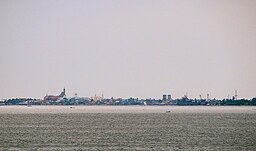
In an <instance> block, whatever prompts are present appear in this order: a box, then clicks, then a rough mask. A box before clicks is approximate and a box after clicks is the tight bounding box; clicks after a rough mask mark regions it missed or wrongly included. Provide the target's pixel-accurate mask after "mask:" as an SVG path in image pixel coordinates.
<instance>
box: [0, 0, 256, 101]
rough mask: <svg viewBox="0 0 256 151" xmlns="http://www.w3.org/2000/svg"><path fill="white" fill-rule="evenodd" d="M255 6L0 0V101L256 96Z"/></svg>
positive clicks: (195, 0)
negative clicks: (61, 94)
mask: <svg viewBox="0 0 256 151" xmlns="http://www.w3.org/2000/svg"><path fill="white" fill-rule="evenodd" d="M255 58H256V1H254V0H225V1H223V0H215V1H212V0H191V1H185V0H124V1H118V0H109V1H103V0H74V1H70V0H62V1H58V0H44V1H40V0H23V1H18V0H0V98H15V97H17V98H19V97H32V98H43V97H44V96H45V95H46V94H59V91H60V90H62V89H63V88H64V87H65V88H66V90H67V91H66V93H67V96H74V94H75V93H77V94H78V95H79V96H89V97H90V96H93V95H94V94H98V95H101V94H102V93H103V94H104V97H106V98H110V97H114V98H118V97H120V98H129V97H136V98H137V97H138V98H149V97H150V98H162V95H163V94H171V95H172V97H173V98H181V97H182V96H184V94H187V95H188V97H189V98H199V95H202V97H204V98H206V97H207V94H210V97H211V98H227V97H228V95H229V96H230V97H232V96H233V95H235V90H237V93H238V98H252V97H254V96H256V59H255Z"/></svg>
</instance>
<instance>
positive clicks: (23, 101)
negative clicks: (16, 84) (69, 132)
mask: <svg viewBox="0 0 256 151" xmlns="http://www.w3.org/2000/svg"><path fill="white" fill-rule="evenodd" d="M0 105H256V97H255V98H252V99H238V98H237V92H236V94H235V95H234V97H232V98H231V99H230V98H228V99H222V100H220V99H210V98H209V94H207V98H206V99H204V98H202V97H201V95H200V98H199V99H190V98H188V97H187V95H184V97H182V98H177V99H172V96H171V94H164V95H163V97H162V99H152V98H148V99H139V98H132V97H131V98H127V99H123V98H113V97H112V98H104V97H103V94H102V95H101V96H97V95H94V96H93V97H78V96H77V94H75V96H74V97H71V98H68V97H67V96H66V90H65V88H64V89H63V90H62V91H61V93H60V94H59V95H46V96H45V97H44V98H43V99H32V98H15V99H2V100H0Z"/></svg>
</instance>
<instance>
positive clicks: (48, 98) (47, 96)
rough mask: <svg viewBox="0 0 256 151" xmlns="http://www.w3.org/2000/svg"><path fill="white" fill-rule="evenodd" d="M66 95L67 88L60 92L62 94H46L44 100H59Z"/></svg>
mask: <svg viewBox="0 0 256 151" xmlns="http://www.w3.org/2000/svg"><path fill="white" fill-rule="evenodd" d="M64 97H66V90H65V88H64V89H63V91H62V92H61V93H60V95H46V96H45V97H44V100H45V101H57V100H60V99H62V98H64Z"/></svg>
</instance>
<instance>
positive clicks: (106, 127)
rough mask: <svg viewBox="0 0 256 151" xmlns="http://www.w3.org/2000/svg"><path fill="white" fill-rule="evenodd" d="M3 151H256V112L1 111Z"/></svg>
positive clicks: (162, 108) (49, 108)
mask: <svg viewBox="0 0 256 151" xmlns="http://www.w3.org/2000/svg"><path fill="white" fill-rule="evenodd" d="M0 150H47V151H48V150H104V151H105V150H256V106H32V107H27V106H0Z"/></svg>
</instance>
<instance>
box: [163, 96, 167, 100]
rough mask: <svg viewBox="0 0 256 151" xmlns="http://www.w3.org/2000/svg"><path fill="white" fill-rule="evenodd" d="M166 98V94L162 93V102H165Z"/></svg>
mask: <svg viewBox="0 0 256 151" xmlns="http://www.w3.org/2000/svg"><path fill="white" fill-rule="evenodd" d="M166 100H167V96H166V94H164V95H163V102H165V101H166Z"/></svg>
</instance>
